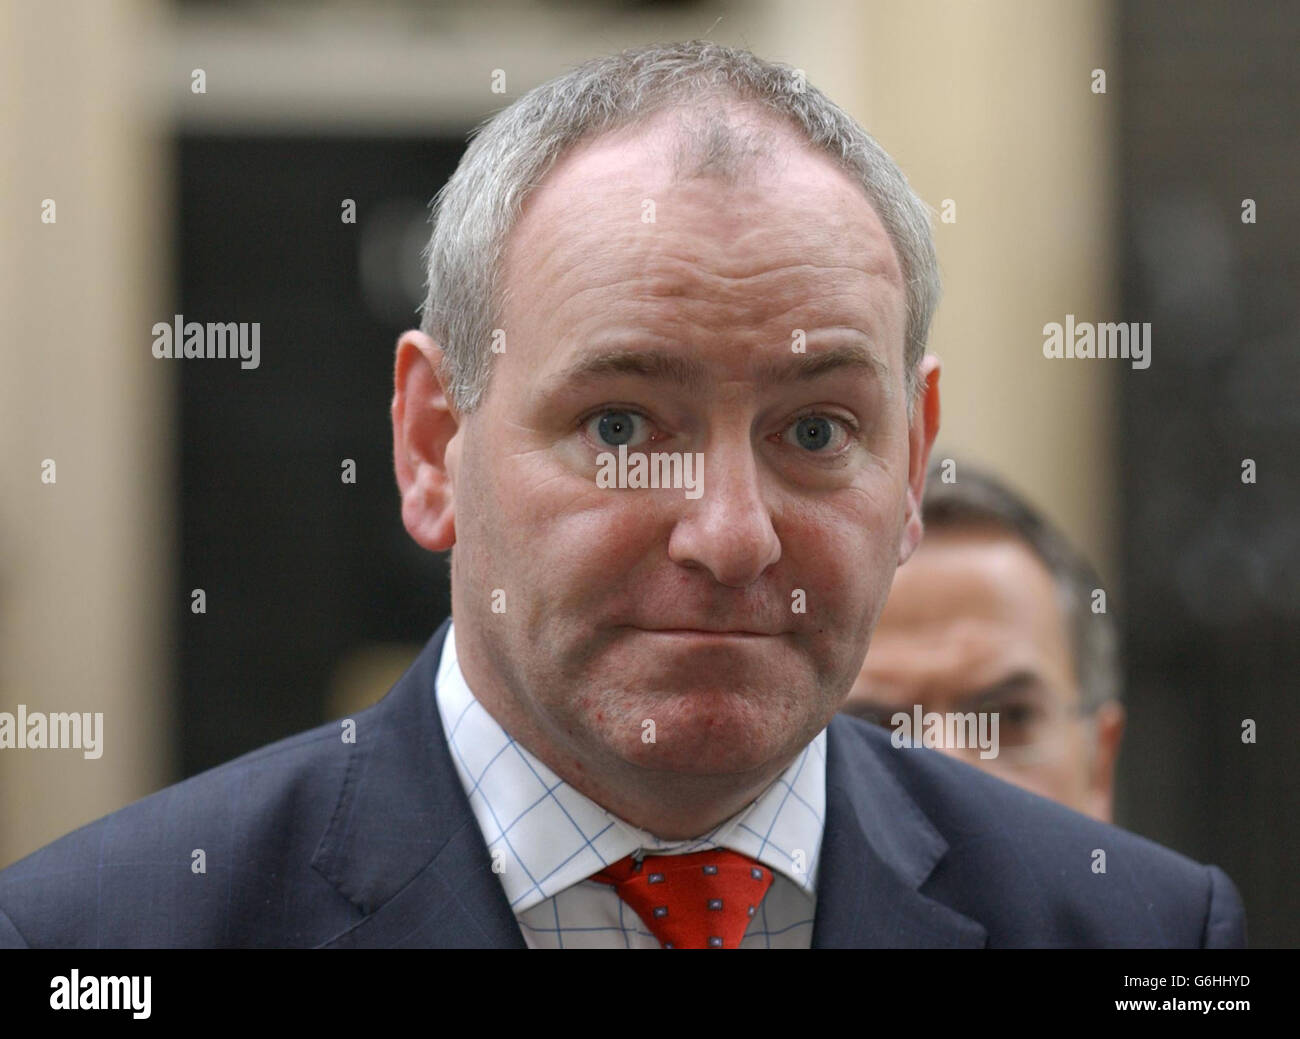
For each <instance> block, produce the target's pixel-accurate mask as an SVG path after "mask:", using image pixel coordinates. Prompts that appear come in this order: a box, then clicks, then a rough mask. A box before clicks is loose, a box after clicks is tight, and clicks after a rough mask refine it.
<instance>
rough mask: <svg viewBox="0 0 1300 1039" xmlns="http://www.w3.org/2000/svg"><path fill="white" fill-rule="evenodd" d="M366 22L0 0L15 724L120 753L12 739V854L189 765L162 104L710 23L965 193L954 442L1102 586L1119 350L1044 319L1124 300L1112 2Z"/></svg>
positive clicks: (7, 602)
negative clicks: (166, 334) (1097, 354)
mask: <svg viewBox="0 0 1300 1039" xmlns="http://www.w3.org/2000/svg"><path fill="white" fill-rule="evenodd" d="M366 10H367V9H366V7H365V6H364V5H362V6H360V7H357V8H346V9H345V8H342V7H339V6H338V5H323V11H324V13H323V14H322V15H321V16H319V17H315V18H313V20H312V24H311V26H310V30H309V31H304V29H303V27H302V26H299V25H296V24H295V23H294V22H293V21H292V19H286V18H285V17H284V16H283V13H282V12H276V13H274V14H273V15H272V14H268V15H266V17H267V18H268V19H269V20H268V21H267V22H263V23H259V24H257V25H253V26H249V25H241V24H240V23H238V22H231V21H230V20H229V15H228V14H222V13H221V12H220V11H216V12H213V11H208V10H206V9H204V10H202V11H200V12H198V13H197V14H195V13H193V12H191V13H187V14H185V15H184V18H185V19H186V20H184V21H181V22H175V23H172V22H169V21H167V20H166V19H165V18H164V15H166V16H167V17H171V14H170V13H169V12H170V9H169V8H167V7H165V6H163V5H162V4H161V3H158V2H147V0H139V2H131V3H128V2H114V3H109V2H104V3H92V2H85V3H81V4H66V5H65V4H57V3H55V4H39V3H35V2H16V3H9V4H0V104H3V105H4V106H5V110H4V115H5V119H4V121H3V127H4V128H3V137H0V149H3V151H2V152H0V156H2V157H3V161H2V162H0V178H2V179H0V199H3V202H2V204H3V206H4V211H3V221H4V224H3V226H4V227H5V234H4V236H3V238H0V294H2V295H0V332H2V338H0V354H2V356H0V360H2V361H3V365H4V367H3V371H4V377H3V380H2V381H0V453H2V458H3V465H0V710H4V711H11V712H12V711H13V710H15V708H16V706H17V705H18V704H20V703H25V704H27V705H28V707H29V708H32V709H35V710H45V711H66V710H79V711H102V712H104V715H105V747H106V749H105V752H104V755H103V757H102V758H100V759H99V760H97V761H87V760H84V759H83V758H82V757H81V756H80V754H78V753H77V752H74V751H12V750H10V751H0V865H2V864H4V863H7V862H10V861H12V860H14V859H16V858H18V857H19V856H21V855H23V854H25V853H27V852H29V851H31V850H33V849H35V848H36V847H38V846H40V845H41V844H43V843H46V842H47V841H49V840H51V839H53V838H54V837H56V836H58V835H60V834H62V833H64V832H66V831H67V830H69V829H71V828H72V827H74V826H76V825H79V824H81V823H83V822H86V821H88V820H90V819H92V818H95V817H97V816H99V815H101V814H103V813H104V812H107V811H110V810H112V809H114V808H116V807H119V806H120V805H122V804H125V803H127V802H129V801H131V800H133V799H135V798H136V797H139V796H141V795H143V794H145V793H148V792H149V791H151V790H153V789H156V788H157V787H158V786H159V785H161V784H163V783H165V782H167V781H168V780H169V779H171V778H173V777H172V773H171V762H170V761H169V758H168V754H167V748H168V747H169V746H170V736H169V732H170V726H171V706H170V703H169V699H168V691H169V689H170V681H171V676H170V674H169V670H168V668H169V661H170V655H171V652H172V645H173V641H172V640H173V636H174V632H175V630H176V627H177V626H178V625H179V624H181V623H184V619H185V616H186V609H187V606H186V603H185V602H183V601H182V602H171V601H169V597H170V596H171V595H172V589H171V582H172V575H171V573H170V570H169V567H170V565H171V560H172V558H173V552H174V550H175V548H176V545H175V541H174V538H173V537H172V535H171V533H170V531H171V519H172V510H173V508H174V501H175V496H174V491H173V489H172V483H171V481H172V474H171V473H170V472H169V470H168V468H167V466H168V464H169V459H170V453H171V451H172V450H173V446H174V445H173V444H172V443H171V437H172V435H173V434H172V432H171V417H172V401H171V399H170V396H169V392H170V384H169V383H168V382H167V381H166V379H165V370H164V369H163V368H161V367H157V366H155V365H154V364H153V363H152V358H150V357H149V355H148V352H147V351H148V345H149V342H150V338H149V335H148V329H149V328H150V326H151V325H152V323H153V321H155V320H159V319H160V317H164V316H166V314H165V310H166V307H167V302H166V301H167V300H168V298H169V294H168V291H167V283H166V280H165V279H166V278H167V276H168V272H169V271H170V263H171V258H170V257H169V255H168V252H167V250H168V247H169V245H170V242H171V227H172V214H170V213H169V212H168V210H167V203H166V200H168V199H169V198H170V197H171V195H170V191H171V184H170V181H169V177H170V171H169V169H168V168H167V164H166V160H167V154H168V151H167V139H166V134H167V133H169V132H170V126H171V121H172V120H177V119H183V120H185V121H187V122H189V123H191V124H201V125H207V126H220V125H240V126H248V125H266V124H267V123H268V122H271V123H277V122H282V121H283V120H286V119H291V120H295V121H297V122H299V123H301V124H304V125H310V126H313V127H315V128H317V129H321V128H329V127H334V128H344V127H348V128H352V127H357V126H364V127H370V128H372V129H374V130H376V131H377V132H394V133H400V132H412V131H415V132H419V131H422V130H426V131H427V129H428V128H430V127H434V126H439V125H446V124H448V123H463V122H471V121H475V120H477V119H479V118H481V117H482V116H483V115H485V114H487V113H488V112H490V111H491V110H493V109H494V108H495V107H497V106H499V105H500V104H501V103H503V101H504V100H508V98H505V99H503V98H500V97H494V96H492V95H490V94H488V93H486V91H485V89H484V87H483V84H484V83H485V75H484V69H491V68H493V67H503V68H506V69H507V70H508V71H509V75H510V77H511V79H510V83H511V91H510V94H511V96H514V94H515V93H516V90H522V89H526V88H527V87H528V86H532V85H534V84H535V83H536V82H540V81H541V80H543V79H546V78H549V77H550V76H551V75H554V74H555V73H556V72H558V71H560V70H561V69H562V68H564V67H566V66H567V65H568V64H569V63H571V62H573V61H577V60H580V59H581V58H583V57H587V56H589V55H591V54H595V53H602V52H607V51H609V50H611V49H614V48H616V47H620V46H629V45H632V44H635V43H639V42H645V41H648V40H651V39H656V38H672V37H678V38H681V37H689V36H700V35H704V34H705V33H706V32H707V33H709V35H710V36H711V38H714V39H718V40H721V41H724V42H728V43H736V44H741V45H745V46H749V47H751V48H752V49H754V50H755V51H756V52H758V53H760V54H762V55H764V56H767V57H771V58H774V59H777V60H782V61H787V62H789V63H791V64H794V65H796V66H798V67H801V68H803V69H805V70H806V71H807V73H808V76H809V79H810V81H811V82H813V83H815V84H817V85H818V86H820V87H821V88H822V89H824V90H826V91H827V93H829V94H830V95H831V96H832V97H834V98H836V99H837V100H838V101H840V102H841V103H842V104H844V105H845V107H847V108H848V109H849V110H850V111H851V112H853V114H854V115H855V116H857V117H858V118H859V119H860V120H861V121H862V123H863V124H864V125H865V126H866V127H867V128H868V129H869V130H870V131H871V132H872V133H874V134H875V135H876V136H877V137H878V138H879V139H880V140H881V142H882V143H883V144H884V145H885V147H886V148H888V149H889V150H890V151H891V152H892V153H893V154H894V155H895V157H896V158H897V159H898V160H899V162H900V164H901V165H902V167H903V168H904V170H905V171H906V172H907V173H908V175H909V177H910V178H911V180H912V182H913V184H914V185H915V186H916V188H917V189H918V191H919V192H920V194H921V195H922V196H923V197H924V198H925V199H926V200H927V201H928V202H929V203H930V204H931V205H933V206H934V207H935V208H936V209H937V208H938V207H939V206H940V205H941V203H942V201H943V200H944V199H945V198H952V199H954V200H955V201H956V203H957V217H958V218H957V222H956V223H955V224H951V225H945V224H942V223H938V224H936V231H937V238H938V244H939V256H940V260H941V263H942V266H943V271H944V277H945V282H946V286H947V287H946V295H945V299H944V302H943V303H942V305H941V307H940V310H939V317H938V321H937V323H936V326H935V329H934V336H933V348H934V349H935V351H936V352H937V353H939V354H940V356H941V357H942V358H943V360H944V364H945V370H944V376H943V386H944V418H943V426H944V429H943V433H942V436H941V452H943V453H949V452H960V453H961V454H963V455H965V456H968V457H970V458H972V459H978V460H982V461H986V462H989V463H991V464H993V465H995V466H996V467H997V468H999V469H1000V470H1002V471H1003V472H1004V473H1006V474H1007V475H1008V476H1009V477H1010V478H1011V479H1012V481H1013V482H1015V483H1016V484H1018V485H1019V486H1021V487H1022V488H1023V489H1025V490H1026V491H1028V492H1030V493H1031V494H1032V495H1033V496H1034V497H1035V498H1037V499H1038V500H1040V501H1041V502H1042V503H1043V504H1044V505H1045V506H1046V507H1047V509H1048V511H1049V512H1050V513H1051V514H1052V515H1053V516H1055V517H1056V518H1057V519H1058V520H1060V521H1062V523H1063V524H1064V526H1065V528H1066V530H1067V531H1068V532H1069V533H1070V534H1072V535H1073V536H1074V537H1075V538H1076V539H1077V540H1078V541H1079V542H1080V543H1081V544H1082V545H1083V546H1084V547H1085V548H1087V549H1088V550H1089V551H1090V552H1092V553H1093V554H1094V555H1096V556H1098V557H1099V561H1100V562H1101V563H1102V565H1103V570H1104V571H1110V574H1108V576H1109V575H1113V570H1111V568H1110V567H1109V566H1107V565H1106V564H1107V563H1108V562H1109V556H1110V551H1111V547H1112V543H1111V537H1110V528H1109V526H1108V523H1109V519H1110V517H1111V514H1112V505H1111V502H1112V495H1113V489H1112V484H1111V479H1112V478H1111V475H1110V474H1111V463H1110V458H1111V452H1112V450H1113V448H1114V444H1113V442H1112V441H1113V437H1112V434H1111V432H1110V430H1111V423H1110V420H1109V408H1110V394H1109V379H1110V378H1111V377H1112V375H1113V369H1109V368H1107V367H1106V364H1107V363H1110V364H1114V363H1117V362H1100V363H1099V362H1068V361H1046V360H1044V359H1043V358H1042V354H1041V347H1042V334H1041V329H1042V326H1043V324H1044V323H1045V322H1047V321H1050V320H1062V319H1063V317H1064V315H1065V314H1066V313H1067V312H1072V313H1074V314H1076V315H1078V316H1080V317H1085V316H1086V317H1089V318H1092V319H1095V320H1103V319H1108V318H1112V317H1115V318H1118V317H1119V315H1113V314H1112V313H1111V312H1110V309H1109V308H1110V307H1111V306H1112V285H1111V272H1112V270H1113V263H1112V248H1113V244H1112V231H1111V228H1112V224H1113V213H1112V211H1111V206H1112V203H1111V201H1110V200H1111V198H1112V191H1113V184H1112V179H1113V178H1112V173H1111V170H1112V165H1113V157H1112V154H1111V145H1110V134H1109V119H1110V118H1111V114H1112V111H1113V105H1114V104H1115V103H1116V100H1117V99H1116V97H1115V93H1114V90H1115V87H1114V85H1113V77H1112V87H1111V90H1112V92H1111V93H1110V94H1108V95H1105V96H1096V95H1093V94H1092V93H1091V92H1090V90H1089V71H1090V70H1091V69H1092V68H1094V67H1105V68H1107V69H1108V70H1109V68H1110V64H1109V63H1110V56H1111V45H1110V41H1109V38H1108V31H1109V10H1110V9H1109V5H1108V4H1097V3H1087V2H1080V0H1074V2H1071V0H1061V2H1053V3H1050V4H1049V3H1038V2H1036V0H1015V2H1011V0H986V2H981V3H968V2H965V0H958V2H953V3H947V2H943V3H940V2H936V0H915V2H907V3H903V2H886V3H856V2H852V0H843V2H832V0H827V2H822V3H816V2H814V3H809V2H807V0H765V2H762V3H755V4H753V5H751V6H745V7H743V8H740V9H737V8H736V7H735V5H732V6H730V7H728V8H725V9H724V8H719V9H718V10H717V11H716V12H715V11H713V10H711V9H710V8H709V7H708V5H702V6H701V8H699V9H698V10H694V11H687V12H685V13H684V14H683V13H678V14H675V15H673V14H663V13H658V12H654V13H652V14H651V15H649V16H647V17H646V18H645V20H644V21H642V22H639V23H638V22H636V21H634V20H633V19H632V18H631V17H630V16H618V17H616V18H613V17H612V18H611V19H610V21H609V22H608V23H601V22H600V21H599V20H598V19H596V18H594V17H592V16H591V15H590V14H589V13H586V14H583V13H581V12H580V13H579V14H575V15H565V14H563V13H560V12H558V11H557V9H556V8H555V7H554V6H552V5H546V6H545V7H537V8H535V9H534V10H533V13H532V14H529V13H527V10H526V9H525V11H524V13H521V14H516V15H515V16H513V17H511V18H508V19H502V20H500V21H494V20H492V19H488V18H484V17H481V16H479V15H470V14H463V15H459V16H458V15H454V14H452V15H448V16H447V17H446V18H444V19H443V23H442V24H443V25H444V29H443V31H441V32H439V31H434V30H432V29H430V28H428V27H427V26H426V27H425V28H424V29H423V30H421V29H419V28H418V27H412V26H409V25H405V24H397V23H396V22H390V23H384V22H373V21H371V22H365V21H364V19H365V18H366V17H368V16H367V15H366V14H365V12H366ZM719 13H721V14H723V15H724V17H723V19H722V21H721V22H720V23H718V24H716V25H715V24H714V21H715V18H716V17H717V14H719ZM223 19H225V20H224V21H223ZM331 19H336V21H334V22H332V21H331ZM448 26H450V27H452V28H454V31H451V29H449V28H447V27H448ZM422 33H423V34H422ZM193 67H204V68H205V69H206V71H207V72H208V76H209V93H208V94H207V95H206V96H204V97H196V96H192V95H190V94H189V79H188V77H189V70H190V69H191V68H193ZM431 188H432V185H431ZM44 198H53V199H55V200H56V203H57V206H58V222H57V224H55V225H44V224H42V223H41V222H40V205H41V200H42V199H44ZM45 458H53V459H55V461H56V463H57V467H58V468H57V474H58V482H57V484H55V485H54V486H45V485H43V484H42V483H41V481H40V467H41V462H42V460H43V459H45Z"/></svg>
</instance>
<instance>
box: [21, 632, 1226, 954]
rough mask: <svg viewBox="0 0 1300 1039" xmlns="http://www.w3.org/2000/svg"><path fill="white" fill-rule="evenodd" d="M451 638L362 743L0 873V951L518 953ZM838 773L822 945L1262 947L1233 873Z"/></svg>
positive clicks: (1036, 813) (336, 740) (221, 780)
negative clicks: (468, 789) (439, 691)
mask: <svg viewBox="0 0 1300 1039" xmlns="http://www.w3.org/2000/svg"><path fill="white" fill-rule="evenodd" d="M445 633H446V624H444V625H443V626H442V627H441V628H439V630H438V631H437V632H436V633H435V634H434V636H433V637H432V638H431V639H430V641H429V643H428V645H427V646H426V647H425V649H424V650H423V651H422V652H421V654H420V656H419V658H418V659H417V660H416V662H415V664H414V665H412V667H411V669H410V670H409V671H408V672H407V673H406V674H405V675H404V676H403V677H402V678H401V680H399V681H398V683H397V684H396V685H395V686H394V687H393V689H392V691H391V692H390V693H389V694H388V695H387V696H386V697H385V698H384V699H383V700H382V701H381V702H380V703H378V704H376V705H375V706H374V707H371V708H369V709H368V710H366V711H364V712H362V713H360V714H358V715H357V716H356V718H355V722H356V742H355V743H345V742H343V739H342V726H341V725H340V723H339V722H332V723H329V724H327V725H324V726H321V727H320V728H317V729H314V730H312V731H310V732H306V733H302V734H300V735H298V736H294V737H291V738H290V739H287V740H283V741H281V742H279V743H276V744H273V745H271V746H269V747H265V748H263V749H261V750H258V751H255V752H253V753H251V754H248V755H245V756H244V757H242V758H239V759H238V760H236V761H232V762H229V763H227V764H225V765H222V766H220V767H218V768H215V769H212V770H211V771H209V772H206V773H204V774H202V775H199V776H195V777H194V778H192V779H189V780H186V781H185V782H183V783H180V784H177V785H176V786H172V787H169V788H167V789H165V790H163V791H161V792H159V793H157V794H154V795H152V796H151V797H147V798H145V799H144V800H142V801H139V802H137V803H135V804H133V805H130V806H129V807H127V808H124V809H122V810H121V811H118V812H115V813H113V814H112V815H109V816H106V817H105V818H103V819H100V820H98V821H97V822H94V823H91V824H90V825H88V826H85V827H83V828H81V829H80V830H77V831H75V832H74V833H71V834H69V835H68V836H66V837H63V838H62V839H60V840H58V841H56V842H54V843H53V844H51V845H49V846H47V847H45V848H43V849H41V850H39V851H37V852H35V853H34V854H33V855H30V856H28V857H27V858H26V859H23V860H22V861H21V862H18V863H16V864H14V865H13V866H11V867H10V868H9V869H7V870H5V871H3V872H0V946H24V945H26V946H32V947H60V948H66V947H90V948H94V947H130V946H146V947H172V946H185V947H195V946H245V947H247V946H276V947H282V946H306V947H325V948H355V947H376V946H389V947H392V946H397V947H430V946H432V947H460V946H475V947H485V946H499V947H513V948H524V941H523V938H522V936H521V934H520V930H519V927H518V925H517V924H516V922H515V918H514V915H513V914H512V913H511V911H510V907H509V905H508V904H507V902H506V899H505V896H504V894H503V891H502V888H501V884H500V881H499V879H498V877H497V876H496V875H495V874H494V873H493V872H492V870H491V859H490V858H489V856H488V853H487V849H486V847H485V846H484V843H483V839H482V837H481V835H480V832H479V829H478V826H477V824H476V822H475V819H474V815H473V813H472V811H471V809H470V807H469V803H468V801H467V800H466V797H465V793H464V790H463V788H462V787H461V784H460V781H459V779H458V777H457V775H456V772H455V768H454V766H453V764H452V761H451V758H450V756H449V753H448V750H447V745H446V740H445V738H444V735H443V730H442V725H441V722H440V719H439V716H438V709H437V705H436V703H435V699H434V677H435V675H436V674H437V669H438V660H439V657H440V654H441V647H442V644H443V636H444V635H445ZM826 769H827V771H826V802H827V803H826V808H827V815H826V832H825V837H824V843H823V847H822V852H821V862H820V867H819V870H820V871H819V874H818V885H817V915H816V921H815V925H814V930H813V946H814V947H843V946H892V947H935V946H938V947H971V948H978V947H983V946H990V947H996V946H1000V947H1018V946H1079V945H1086V946H1162V947H1164V946H1171V947H1196V946H1238V945H1242V944H1244V942H1245V920H1244V913H1243V911H1242V906H1241V900H1240V897H1239V896H1238V894H1237V891H1236V889H1235V887H1234V886H1233V884H1232V882H1231V881H1230V880H1229V879H1228V877H1227V876H1226V875H1225V874H1224V873H1223V872H1222V871H1221V870H1219V869H1217V868H1215V867H1213V866H1201V865H1198V864H1196V863H1194V862H1192V861H1190V860H1188V859H1186V858H1183V857H1182V856H1180V855H1177V854H1175V853H1174V852H1172V851H1169V850H1167V849H1165V848H1161V847H1159V846H1158V845H1155V844H1152V843H1151V842H1149V841H1147V840H1144V839H1143V838H1141V837H1137V836H1135V835H1133V834H1130V833H1127V832H1125V831H1123V830H1120V829H1117V828H1115V827H1110V826H1105V825H1103V824H1100V823H1097V822H1094V821H1092V820H1090V819H1086V818H1084V817H1083V816H1080V815H1077V814H1075V813H1073V812H1071V811H1069V810H1067V809H1065V808H1062V807H1060V806H1059V805H1056V804H1054V803H1052V802H1050V801H1047V800H1045V799H1043V798H1039V797H1036V796H1034V795H1032V794H1029V793H1026V792H1024V791H1022V790H1020V789H1018V788H1016V787H1013V786H1010V785H1008V784H1005V783H1002V782H1000V781H998V780H996V779H993V778H991V777H989V776H987V775H985V774H983V773H981V772H979V771H978V770H976V769H973V768H971V767H969V766H967V765H964V764H961V763H960V762H956V761H953V760H951V759H949V758H948V757H946V756H944V755H942V754H938V753H936V752H933V751H925V750H911V749H896V748H894V747H893V746H891V745H890V742H889V734H888V732H886V731H885V730H883V729H879V728H876V727H874V726H870V725H868V724H867V723H865V722H860V721H857V720H855V719H851V718H846V717H840V716H837V717H836V718H835V719H834V720H833V721H832V722H831V724H830V727H829V732H828V743H827V764H826ZM196 849H202V850H203V852H204V857H205V860H206V873H201V874H196V873H194V872H192V870H191V863H192V862H193V857H192V856H193V852H194V851H195V850H196ZM1095 849H1101V850H1103V851H1105V853H1106V872H1105V873H1094V872H1093V861H1094V854H1093V853H1094V850H1095Z"/></svg>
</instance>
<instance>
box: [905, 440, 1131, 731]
mask: <svg viewBox="0 0 1300 1039" xmlns="http://www.w3.org/2000/svg"><path fill="white" fill-rule="evenodd" d="M941 473H942V463H941V462H938V461H936V462H935V464H934V465H932V466H931V467H930V472H929V475H928V476H927V478H926V484H925V497H924V498H923V499H922V505H921V515H922V519H923V521H924V523H925V529H926V530H927V531H938V530H966V529H971V528H977V527H988V526H993V527H998V528H1000V529H1002V530H1004V531H1006V532H1007V533H1008V534H1010V535H1012V536H1013V537H1015V538H1017V539H1019V540H1020V541H1021V542H1023V543H1024V544H1025V545H1026V546H1027V547H1028V548H1029V549H1030V550H1031V551H1032V552H1033V553H1034V555H1035V556H1037V557H1038V559H1039V560H1040V561H1041V562H1042V563H1043V565H1044V566H1045V567H1047V570H1048V572H1049V573H1050V574H1051V575H1052V580H1053V582H1054V583H1055V585H1056V591H1057V598H1058V600H1059V602H1060V604H1061V613H1062V615H1063V616H1064V617H1065V624H1066V630H1067V634H1068V636H1069V640H1070V650H1071V655H1072V656H1073V658H1074V672H1075V678H1076V680H1077V681H1078V683H1079V701H1080V709H1081V710H1082V711H1083V713H1084V714H1092V713H1093V712H1094V711H1096V709H1097V708H1098V707H1100V706H1101V705H1102V704H1104V703H1106V702H1107V701H1109V700H1118V699H1119V698H1120V657H1119V634H1118V631H1117V629H1116V624H1115V621H1114V619H1113V618H1112V616H1111V614H1110V612H1109V606H1110V604H1109V603H1107V612H1106V613H1093V612H1092V593H1093V589H1095V588H1100V587H1101V582H1100V580H1099V578H1098V576H1097V572H1096V571H1095V570H1094V569H1093V568H1092V565H1091V564H1090V563H1089V562H1088V560H1087V559H1085V558H1084V556H1083V555H1082V553H1080V552H1079V551H1078V550H1077V549H1075V548H1074V546H1073V545H1071V544H1070V542H1069V540H1068V539H1067V538H1066V537H1065V535H1064V534H1063V533H1062V532H1061V531H1060V530H1058V529H1057V528H1056V527H1055V526H1054V525H1053V524H1052V523H1051V522H1049V521H1048V519H1047V518H1046V517H1045V516H1044V515H1043V514H1042V513H1041V512H1039V511H1038V510H1037V509H1036V508H1034V506H1033V505H1031V504H1030V503H1029V502H1028V501H1027V500H1026V499H1025V498H1023V497H1021V496H1020V495H1019V494H1017V493H1016V492H1015V491H1013V490H1011V488H1010V487H1008V486H1007V485H1006V484H1004V483H1003V482H1002V481H1001V480H999V479H997V478H996V477H995V476H993V475H992V474H990V473H987V472H983V471H981V470H980V469H978V468H976V467H975V466H972V465H970V464H969V463H966V462H958V463H957V464H956V478H955V480H954V482H953V483H944V482H943V480H942V478H941Z"/></svg>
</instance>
